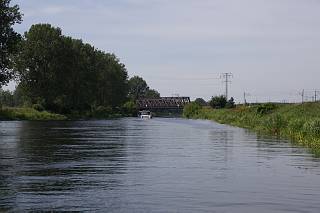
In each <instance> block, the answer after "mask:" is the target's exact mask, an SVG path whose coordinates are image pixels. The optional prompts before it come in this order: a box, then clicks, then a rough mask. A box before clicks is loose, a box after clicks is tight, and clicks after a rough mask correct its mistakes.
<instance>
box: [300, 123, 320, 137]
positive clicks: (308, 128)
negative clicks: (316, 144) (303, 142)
mask: <svg viewBox="0 0 320 213" xmlns="http://www.w3.org/2000/svg"><path fill="white" fill-rule="evenodd" d="M303 132H304V133H306V134H310V135H314V136H320V119H315V120H311V121H307V122H306V123H305V124H304V125H303Z"/></svg>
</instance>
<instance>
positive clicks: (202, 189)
mask: <svg viewBox="0 0 320 213" xmlns="http://www.w3.org/2000/svg"><path fill="white" fill-rule="evenodd" d="M43 210H56V211H60V210H61V211H62V210H66V211H100V212H259V213H262V212H317V213H318V212H320V160H319V159H317V158H314V157H312V155H310V154H308V153H307V152H306V150H304V149H302V148H297V147H294V146H292V145H291V144H290V143H288V142H286V141H279V140H277V139H274V138H268V137H261V136H258V135H256V134H254V133H251V132H249V131H246V130H243V129H240V128H234V127H229V126H224V125H219V124H216V123H213V122H209V121H193V120H183V119H164V118H163V119H160V118H156V119H152V120H139V119H135V118H127V119H119V120H108V121H77V122H71V121H68V122H0V211H12V212H24V211H43Z"/></svg>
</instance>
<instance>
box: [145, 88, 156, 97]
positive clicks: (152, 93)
mask: <svg viewBox="0 0 320 213" xmlns="http://www.w3.org/2000/svg"><path fill="white" fill-rule="evenodd" d="M145 98H160V93H159V92H158V91H157V90H154V89H148V90H147V91H146V93H145Z"/></svg>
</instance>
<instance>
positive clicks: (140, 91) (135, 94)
mask: <svg viewBox="0 0 320 213" xmlns="http://www.w3.org/2000/svg"><path fill="white" fill-rule="evenodd" d="M128 83H129V98H130V99H131V100H134V101H135V100H138V99H139V98H142V97H145V95H146V93H147V91H148V90H149V87H148V84H147V82H146V81H145V80H143V78H141V77H139V76H133V77H132V78H130V79H129V82H128Z"/></svg>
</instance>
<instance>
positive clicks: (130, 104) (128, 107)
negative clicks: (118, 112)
mask: <svg viewBox="0 0 320 213" xmlns="http://www.w3.org/2000/svg"><path fill="white" fill-rule="evenodd" d="M122 108H123V109H122V111H123V113H124V114H126V115H131V116H133V115H135V114H136V113H137V104H136V103H135V102H134V101H127V102H126V103H125V104H124V105H123V107H122Z"/></svg>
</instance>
